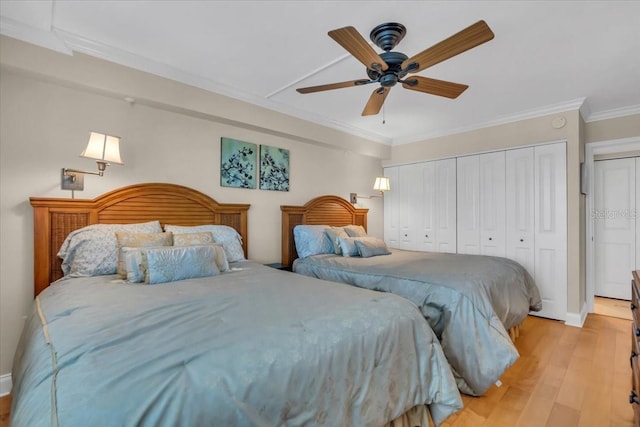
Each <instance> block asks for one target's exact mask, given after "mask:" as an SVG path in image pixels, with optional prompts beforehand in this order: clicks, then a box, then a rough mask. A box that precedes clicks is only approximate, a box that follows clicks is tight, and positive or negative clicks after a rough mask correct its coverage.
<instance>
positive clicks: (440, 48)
mask: <svg viewBox="0 0 640 427" xmlns="http://www.w3.org/2000/svg"><path fill="white" fill-rule="evenodd" d="M493 36H494V34H493V31H491V28H489V26H488V25H487V23H486V22H484V21H478V22H476V23H475V24H473V25H471V26H469V27H467V28H465V29H464V30H462V31H460V32H458V33H456V34H454V35H452V36H451V37H449V38H448V39H445V40H442V41H441V42H440V43H437V44H435V45H433V46H431V47H430V48H428V49H426V50H423V51H422V52H420V53H418V54H416V55H414V56H412V57H411V58H409V59H407V60H405V61H404V62H403V63H402V69H406V68H407V67H409V65H410V64H413V63H415V64H418V65H417V68H411V69H410V70H409V72H410V73H417V72H418V71H422V70H424V69H425V68H428V67H431V66H433V65H436V64H438V63H440V62H442V61H444V60H445V59H449V58H451V57H453V56H456V55H458V54H460V53H462V52H465V51H467V50H469V49H471V48H474V47H476V46H478V45H481V44H482V43H485V42H488V41H489V40H491V39H493Z"/></svg>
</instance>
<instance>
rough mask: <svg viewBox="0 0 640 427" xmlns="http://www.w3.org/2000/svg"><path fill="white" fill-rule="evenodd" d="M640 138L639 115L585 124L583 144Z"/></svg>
mask: <svg viewBox="0 0 640 427" xmlns="http://www.w3.org/2000/svg"><path fill="white" fill-rule="evenodd" d="M636 136H640V114H632V115H629V116H624V117H616V118H613V119H606V120H599V121H597V122H589V123H585V138H584V139H585V143H587V144H589V143H591V142H601V141H613V140H615V139H624V138H633V137H636Z"/></svg>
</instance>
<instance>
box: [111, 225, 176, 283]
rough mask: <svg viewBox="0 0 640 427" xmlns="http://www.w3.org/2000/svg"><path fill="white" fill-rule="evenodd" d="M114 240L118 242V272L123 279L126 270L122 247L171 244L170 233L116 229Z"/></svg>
mask: <svg viewBox="0 0 640 427" xmlns="http://www.w3.org/2000/svg"><path fill="white" fill-rule="evenodd" d="M116 242H117V243H118V274H119V275H120V277H122V278H123V279H124V278H126V277H127V270H126V268H125V266H124V256H123V254H122V248H123V247H125V246H126V247H129V248H149V247H154V246H172V245H173V234H172V233H130V232H128V231H116Z"/></svg>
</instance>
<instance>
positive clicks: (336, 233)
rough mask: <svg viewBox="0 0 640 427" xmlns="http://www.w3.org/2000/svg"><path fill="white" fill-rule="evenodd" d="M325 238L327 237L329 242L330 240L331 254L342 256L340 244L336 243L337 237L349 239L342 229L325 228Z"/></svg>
mask: <svg viewBox="0 0 640 427" xmlns="http://www.w3.org/2000/svg"><path fill="white" fill-rule="evenodd" d="M324 232H325V233H327V236H329V240H331V245H333V252H334V253H335V254H336V255H342V248H341V247H340V242H338V237H349V235H348V234H347V233H346V232H345V231H344V228H342V227H331V228H327V229H326V230H325V231H324Z"/></svg>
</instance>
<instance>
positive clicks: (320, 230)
mask: <svg viewBox="0 0 640 427" xmlns="http://www.w3.org/2000/svg"><path fill="white" fill-rule="evenodd" d="M327 228H330V227H329V226H328V225H296V226H295V227H293V240H294V242H295V243H296V250H297V251H298V257H300V258H306V257H309V256H311V255H318V254H332V253H334V251H333V245H332V244H331V240H330V239H329V236H328V235H327V233H325V232H324V231H325V230H326V229H327Z"/></svg>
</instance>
